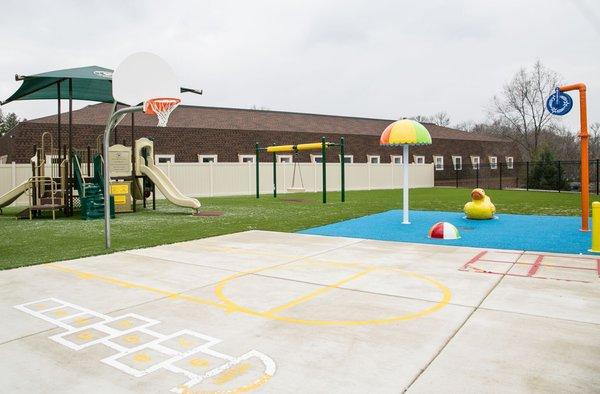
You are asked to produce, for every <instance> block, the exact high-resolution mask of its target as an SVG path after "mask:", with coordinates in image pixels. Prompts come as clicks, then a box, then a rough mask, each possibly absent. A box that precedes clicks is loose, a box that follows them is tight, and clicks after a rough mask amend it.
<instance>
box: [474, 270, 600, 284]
mask: <svg viewBox="0 0 600 394" xmlns="http://www.w3.org/2000/svg"><path fill="white" fill-rule="evenodd" d="M477 272H478V273H481V274H492V275H505V276H516V277H518V278H529V279H543V280H558V281H561V282H577V283H592V282H590V281H585V280H579V279H562V278H548V277H545V276H529V275H523V274H511V273H502V272H493V271H484V270H479V271H477Z"/></svg>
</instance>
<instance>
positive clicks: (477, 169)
mask: <svg viewBox="0 0 600 394" xmlns="http://www.w3.org/2000/svg"><path fill="white" fill-rule="evenodd" d="M479 166H480V164H479V163H477V168H476V169H475V182H476V183H475V185H476V186H475V187H479Z"/></svg>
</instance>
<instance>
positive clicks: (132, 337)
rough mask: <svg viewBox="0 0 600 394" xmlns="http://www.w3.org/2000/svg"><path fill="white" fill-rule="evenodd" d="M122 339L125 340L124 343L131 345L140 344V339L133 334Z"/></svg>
mask: <svg viewBox="0 0 600 394" xmlns="http://www.w3.org/2000/svg"><path fill="white" fill-rule="evenodd" d="M123 339H124V340H125V342H127V343H132V344H136V343H139V342H140V337H139V336H137V335H135V334H132V335H127V336H125V337H123Z"/></svg>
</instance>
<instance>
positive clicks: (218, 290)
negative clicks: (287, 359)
mask: <svg viewBox="0 0 600 394" xmlns="http://www.w3.org/2000/svg"><path fill="white" fill-rule="evenodd" d="M361 268H362V267H361ZM376 270H391V271H395V272H398V273H400V274H402V275H406V276H410V277H413V278H415V279H417V280H420V281H422V282H425V283H427V284H429V285H431V286H433V287H435V288H436V289H438V290H439V291H440V293H441V294H442V297H441V298H440V300H439V301H437V302H436V303H435V304H434V305H432V306H430V307H428V308H424V309H421V310H419V311H416V312H412V313H407V314H404V315H398V316H390V317H387V318H381V319H368V320H315V319H301V318H296V317H286V316H280V315H277V314H275V313H273V312H272V311H266V312H261V311H257V310H255V309H252V308H247V307H245V306H243V305H239V304H237V303H235V302H234V301H233V300H231V299H230V298H228V297H227V296H226V295H225V293H224V288H225V286H226V285H227V284H228V283H229V282H231V281H233V280H235V279H236V278H239V277H241V276H243V274H239V273H238V274H234V275H231V276H228V277H227V278H225V279H223V280H221V281H220V282H219V283H217V285H216V286H215V295H216V296H217V298H219V300H221V301H222V302H223V304H225V306H226V309H227V310H230V311H235V312H241V313H245V314H248V315H251V316H256V317H262V318H265V319H270V320H278V321H282V322H287V323H294V324H303V325H308V326H363V325H369V324H388V323H394V322H398V321H406V320H413V319H417V318H420V317H425V316H427V315H430V314H432V313H435V312H437V311H439V310H440V309H442V308H444V307H445V306H446V305H448V304H449V303H450V299H451V298H452V292H451V291H450V289H449V288H448V287H446V285H444V284H443V283H441V282H439V281H437V280H435V279H432V278H429V277H427V276H425V275H422V274H418V273H416V272H410V271H404V270H400V269H396V268H378V267H372V268H369V269H367V270H365V271H363V272H361V273H358V274H355V275H352V276H351V277H350V278H348V279H345V280H342V281H340V282H338V283H337V284H334V285H330V286H323V287H322V288H320V289H318V290H317V291H315V292H314V293H313V294H314V295H313V296H305V297H300V299H299V300H300V301H299V302H296V303H301V302H305V301H308V300H309V299H312V298H314V297H316V296H317V295H319V294H321V293H324V292H325V291H326V290H331V289H336V288H338V287H337V286H339V285H340V284H344V283H347V282H349V281H350V280H352V279H355V278H358V277H360V276H363V275H365V274H368V273H370V272H373V271H376ZM323 289H326V290H323ZM294 303H295V301H291V302H290V303H288V304H294ZM277 309H279V308H274V310H277Z"/></svg>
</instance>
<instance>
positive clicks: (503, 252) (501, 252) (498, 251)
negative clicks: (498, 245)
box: [488, 250, 523, 256]
mask: <svg viewBox="0 0 600 394" xmlns="http://www.w3.org/2000/svg"><path fill="white" fill-rule="evenodd" d="M488 252H490V253H498V254H518V255H519V256H521V255H522V254H523V252H516V251H515V252H509V251H506V250H488Z"/></svg>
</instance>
